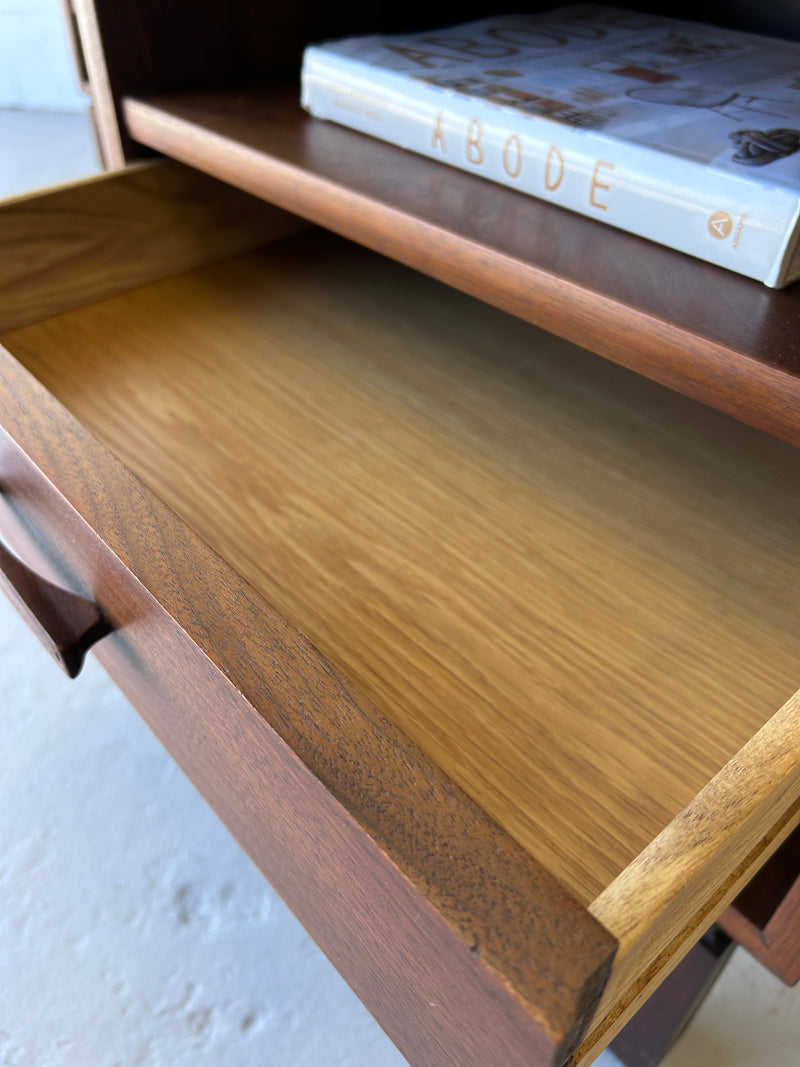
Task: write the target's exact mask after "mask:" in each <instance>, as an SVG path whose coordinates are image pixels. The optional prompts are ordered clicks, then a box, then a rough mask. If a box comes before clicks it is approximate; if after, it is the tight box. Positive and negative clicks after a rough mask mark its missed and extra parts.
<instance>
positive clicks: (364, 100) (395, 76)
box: [302, 4, 800, 287]
mask: <svg viewBox="0 0 800 1067" xmlns="http://www.w3.org/2000/svg"><path fill="white" fill-rule="evenodd" d="M302 103H303V106H304V107H305V108H306V109H307V110H308V111H309V112H310V113H311V114H312V115H314V116H316V117H318V118H323V119H329V120H332V121H334V122H337V123H341V124H343V125H345V126H348V127H350V128H352V129H355V130H359V131H361V132H362V133H367V134H370V135H372V136H374V137H378V138H381V139H382V140H385V141H389V142H391V143H393V144H396V145H399V146H400V147H402V148H405V149H408V150H411V151H413V152H418V153H421V154H422V155H425V156H428V157H430V158H432V159H436V160H439V161H441V162H442V163H443V164H448V165H450V166H453V167H458V168H460V169H462V170H466V171H471V172H473V173H475V174H479V175H482V176H483V177H484V178H488V179H490V180H492V181H495V182H500V183H502V184H503V185H506V186H509V187H511V188H513V189H517V190H519V191H520V192H523V193H526V194H529V195H531V196H535V197H539V198H541V199H544V200H548V201H551V202H553V203H556V204H560V205H561V206H563V207H565V208H569V209H571V210H573V211H578V212H580V213H582V214H584V215H587V216H590V217H592V218H595V219H599V220H600V221H602V222H605V223H608V224H611V225H614V226H618V227H620V228H621V229H624V230H628V231H630V232H632V233H635V234H638V235H639V236H641V237H645V238H648V239H649V240H652V241H657V242H659V243H661V244H664V245H668V246H669V247H671V248H675V249H678V250H679V251H682V252H686V253H688V254H690V255H694V256H698V257H700V258H701V259H705V260H707V261H709V262H712V263H716V264H718V265H720V266H722V267H727V268H729V269H731V270H734V271H737V272H739V273H740V274H744V275H747V276H748V277H751V278H756V279H758V280H760V281H763V282H765V283H766V284H767V285H769V286H772V287H781V286H785V285H788V284H789V283H791V282H793V281H795V280H796V279H797V278H798V277H800V249H799V248H798V246H799V245H800V45H798V44H796V43H793V42H788V41H782V40H778V39H773V38H769V37H763V36H759V35H755V34H749V33H742V32H739V31H736V30H729V29H719V28H715V27H711V26H706V25H702V24H699V23H693V22H688V21H683V20H679V19H673V18H667V17H663V16H656V15H648V14H640V13H636V12H632V11H627V10H621V9H617V8H613V7H606V6H600V5H595V4H579V5H574V6H570V7H565V8H559V9H556V10H553V11H549V12H545V13H542V14H537V15H508V16H501V17H496V18H495V17H493V18H486V19H481V20H479V21H476V22H471V23H467V24H465V25H461V26H456V27H453V28H448V29H442V30H433V31H429V32H424V33H416V34H406V35H401V36H370V37H357V38H348V39H346V40H340V41H334V42H329V43H325V44H321V45H315V46H311V47H309V48H307V49H306V52H305V56H304V61H303V72H302Z"/></svg>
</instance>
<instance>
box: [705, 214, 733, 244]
mask: <svg viewBox="0 0 800 1067" xmlns="http://www.w3.org/2000/svg"><path fill="white" fill-rule="evenodd" d="M732 229H733V219H732V218H731V216H730V215H729V214H728V212H727V211H715V212H714V214H713V215H712V216H711V218H710V219H709V220H708V232H709V233H710V234H711V236H712V237H716V239H717V240H718V241H724V240H725V238H726V237H730V235H731V230H732Z"/></svg>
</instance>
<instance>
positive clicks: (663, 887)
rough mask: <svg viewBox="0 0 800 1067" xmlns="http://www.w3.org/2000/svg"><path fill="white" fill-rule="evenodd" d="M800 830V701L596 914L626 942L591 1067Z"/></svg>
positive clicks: (586, 1052) (587, 1056) (584, 1060)
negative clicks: (775, 852) (674, 969)
mask: <svg viewBox="0 0 800 1067" xmlns="http://www.w3.org/2000/svg"><path fill="white" fill-rule="evenodd" d="M798 823H800V694H795V695H794V696H793V697H792V698H791V699H790V700H789V701H787V703H786V704H785V705H784V707H783V708H782V709H781V710H780V712H778V714H777V715H775V716H773V718H772V719H771V720H770V722H769V723H768V724H767V726H765V727H764V728H763V729H762V730H760V731H759V732H758V733H757V734H756V735H755V736H754V737H753V739H752V740H751V741H750V742H749V743H748V744H747V745H745V746H744V748H743V749H742V750H741V751H740V752H738V753H737V754H736V755H735V756H734V758H733V759H732V760H731V761H730V763H729V764H727V766H726V767H724V768H723V770H722V771H720V773H719V774H718V775H716V777H715V778H713V779H712V781H711V782H709V784H708V785H707V786H706V788H705V789H703V790H701V792H700V793H698V795H697V797H696V798H695V800H694V801H692V803H691V804H689V805H688V807H687V808H686V809H685V810H684V811H682V812H681V813H680V815H678V816H677V817H676V818H675V819H674V820H673V822H672V823H670V825H669V826H668V827H667V828H666V829H665V830H663V831H662V832H661V833H660V834H659V835H658V836H657V837H656V838H655V839H654V841H653V843H652V844H651V845H650V846H648V848H646V849H645V850H644V851H643V852H642V853H641V855H639V856H637V858H636V859H635V860H634V862H633V863H632V864H631V865H630V866H629V867H628V868H627V869H626V870H625V871H623V872H622V874H621V875H620V876H619V877H618V878H616V879H615V880H614V882H612V883H611V885H610V886H609V887H608V888H607V889H606V890H605V891H604V892H603V893H601V894H600V896H599V897H598V898H597V900H595V901H594V902H593V903H592V905H591V907H590V909H589V910H590V911H591V913H592V914H593V915H595V916H596V917H597V918H598V919H599V920H600V921H601V922H602V923H603V924H604V925H605V926H606V927H607V928H608V929H609V930H612V931H613V932H614V934H615V935H616V936H617V938H618V939H619V941H620V947H619V951H618V953H617V957H616V960H615V964H614V970H613V972H612V975H611V978H610V980H609V982H608V984H607V985H606V988H605V991H604V994H603V999H602V1001H601V1003H600V1005H599V1007H598V1010H597V1017H596V1020H595V1025H594V1026H593V1028H592V1029H591V1030H590V1032H589V1033H588V1034H587V1037H586V1038H585V1040H584V1042H583V1044H582V1046H581V1047H580V1048H579V1049H578V1051H577V1052H576V1054H575V1060H574V1062H575V1064H579V1065H580V1064H588V1063H591V1062H592V1060H593V1059H594V1057H595V1056H596V1055H598V1054H599V1052H600V1051H602V1049H603V1048H604V1047H605V1046H606V1045H607V1044H608V1042H609V1040H610V1039H611V1038H612V1037H613V1036H614V1035H615V1034H616V1033H617V1032H618V1031H619V1030H620V1029H621V1027H622V1026H623V1025H624V1024H625V1023H626V1022H627V1021H628V1020H629V1019H630V1018H631V1017H632V1016H633V1015H634V1014H635V1012H636V1010H637V1009H638V1008H639V1007H640V1006H641V1005H642V1004H643V1003H644V1001H645V1000H646V999H647V997H648V996H649V995H650V993H651V992H652V990H653V989H654V988H655V987H656V986H657V985H658V984H659V983H660V981H661V980H662V979H663V977H664V976H665V975H666V974H668V973H669V972H670V970H671V969H672V968H673V967H674V966H675V965H676V964H677V963H678V962H679V961H680V960H681V958H682V957H683V956H684V955H685V954H686V952H687V951H688V950H689V948H690V947H691V946H692V945H693V944H694V943H695V941H696V940H697V936H698V934H700V933H702V932H703V930H704V929H705V928H706V927H708V926H709V925H710V923H711V922H712V921H713V920H714V919H716V918H717V917H718V916H719V915H720V914H721V912H722V911H723V910H724V909H725V908H726V907H727V906H728V905H729V904H730V903H731V902H732V901H733V900H734V899H735V897H736V896H737V895H738V894H739V893H740V892H741V891H742V890H743V889H744V887H745V886H746V885H747V883H748V882H749V881H750V879H751V878H752V877H753V875H754V874H755V873H756V872H757V871H758V869H759V868H760V867H761V866H762V865H763V864H764V862H765V861H766V860H767V859H768V858H769V857H770V856H771V855H772V854H773V853H774V851H775V850H776V849H777V848H778V847H779V846H780V845H781V844H782V842H783V841H784V840H785V839H786V838H787V837H788V836H789V834H790V833H791V832H792V831H793V830H794V829H795V827H796V826H797V825H798Z"/></svg>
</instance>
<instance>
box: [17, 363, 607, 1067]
mask: <svg viewBox="0 0 800 1067" xmlns="http://www.w3.org/2000/svg"><path fill="white" fill-rule="evenodd" d="M0 352H2V350H0ZM0 410H2V412H3V419H4V423H5V425H6V428H7V430H8V433H9V434H10V436H5V435H4V436H3V439H2V441H3V444H2V452H1V453H0V476H2V480H3V484H4V486H5V489H6V494H5V495H6V499H7V500H8V501H9V502H10V503H11V504H12V505H13V507H14V511H15V514H16V516H17V517H18V519H19V520H20V521H21V522H22V523H23V525H24V529H25V530H28V531H39V533H38V534H31V535H30V536H26V537H25V538H24V542H25V544H24V545H23V546H22V547H23V548H26V549H35V550H36V551H37V553H38V554H37V562H39V564H40V565H41V564H42V562H43V561H44V562H46V561H47V560H48V559H49V560H51V566H52V568H53V569H52V573H51V574H50V575H48V576H49V577H54V576H56V575H57V574H63V573H64V572H65V571H66V573H67V575H68V577H69V580H70V584H71V585H72V587H73V588H76V589H79V590H80V591H81V592H82V593H84V594H85V595H91V596H93V597H94V598H95V599H96V601H97V602H98V604H99V605H100V607H101V609H102V610H103V612H104V614H105V615H106V617H107V618H108V619H109V620H110V621H111V623H112V624H113V625H114V628H115V632H114V633H113V634H112V635H111V636H110V637H109V638H108V639H107V640H106V641H105V642H103V643H102V644H101V645H100V646H99V648H98V656H99V658H100V659H101V660H102V662H103V663H104V664H105V665H106V666H107V668H108V669H109V671H110V673H111V674H112V676H113V677H114V678H115V679H116V680H117V681H118V683H119V684H120V687H121V688H122V689H123V691H124V692H126V693H127V694H128V696H129V697H130V698H131V700H132V701H133V703H134V705H135V706H136V707H137V708H138V709H139V710H140V711H141V713H142V715H143V717H144V718H145V720H146V721H147V722H148V723H149V724H150V726H151V728H152V729H153V730H154V732H155V733H156V735H157V736H158V737H159V738H160V739H161V740H162V742H163V743H164V745H165V747H166V748H167V750H168V751H169V752H170V753H171V754H172V755H173V757H174V758H175V759H176V761H177V762H178V764H179V765H180V766H181V767H183V769H184V770H185V772H186V773H187V774H188V776H189V777H190V778H191V779H192V781H193V782H194V783H195V784H196V786H197V787H198V789H199V790H200V792H201V793H202V794H203V796H204V797H205V798H206V799H207V800H208V802H209V803H210V804H211V806H212V807H213V808H214V809H215V810H216V811H217V812H218V814H219V815H220V816H221V818H222V819H223V821H224V822H225V823H226V824H227V825H228V827H229V828H230V829H231V831H232V832H233V834H234V836H236V837H237V839H238V840H239V841H240V842H241V843H242V845H243V846H244V847H245V849H246V850H247V851H248V852H249V853H250V855H251V856H252V857H253V859H254V860H255V862H256V863H257V864H258V865H259V867H260V868H261V869H262V870H263V871H264V873H265V874H266V875H267V877H268V878H269V879H270V881H272V883H273V884H274V885H275V887H276V889H277V890H278V892H279V893H280V894H281V895H282V896H283V897H284V899H285V900H286V901H287V902H288V903H289V904H290V906H291V907H292V908H293V909H294V910H295V912H296V914H297V915H298V917H299V918H300V920H301V921H302V922H303V923H304V924H305V926H306V927H307V929H308V930H309V932H310V933H311V935H312V936H313V937H314V939H315V940H316V941H317V942H318V943H319V944H320V946H321V947H322V948H323V950H324V951H325V952H326V953H327V954H328V955H329V957H330V958H331V960H332V961H333V963H334V964H335V966H336V967H337V968H338V969H339V970H340V972H341V973H342V974H343V975H344V977H345V978H346V979H347V980H348V981H349V982H350V984H351V985H352V986H353V988H354V989H355V991H356V992H357V994H358V995H359V996H360V997H361V998H362V1000H363V1001H364V1003H365V1004H366V1005H367V1007H368V1008H370V1009H371V1010H372V1011H373V1013H374V1014H375V1015H376V1016H377V1017H378V1018H379V1019H380V1021H381V1023H382V1024H383V1025H384V1027H385V1028H386V1030H387V1032H388V1033H389V1036H390V1037H391V1038H392V1039H393V1040H394V1041H395V1042H396V1043H397V1045H398V1047H399V1048H400V1049H401V1051H403V1053H404V1054H405V1055H407V1056H408V1057H409V1058H411V1059H412V1060H413V1061H414V1062H419V1063H424V1064H426V1065H436V1064H440V1065H442V1067H445V1065H452V1064H453V1063H458V1064H463V1065H466V1064H474V1065H476V1067H485V1064H487V1063H502V1064H504V1065H509V1067H511V1065H513V1064H520V1065H521V1064H537V1065H538V1064H559V1063H561V1062H562V1061H563V1060H564V1059H565V1058H566V1057H567V1055H568V1053H569V1052H570V1050H571V1049H572V1048H574V1046H575V1044H576V1043H577V1041H578V1039H579V1037H580V1035H581V1033H582V1031H583V1030H584V1029H585V1027H586V1025H587V1024H588V1022H589V1019H590V1018H591V1015H592V1011H593V1008H594V1006H595V1004H596V1002H597V999H598V996H599V994H600V992H601V990H602V988H603V985H604V983H605V980H606V977H607V974H608V970H609V967H610V963H611V959H612V956H613V954H614V949H615V943H614V940H613V938H612V937H611V936H610V935H609V934H608V933H607V931H606V930H605V929H603V927H602V926H601V925H600V924H599V923H598V922H597V921H596V920H594V919H593V918H592V917H591V916H590V915H589V913H588V912H587V910H586V909H585V908H584V907H583V906H582V905H580V904H579V903H578V902H577V901H576V900H575V899H574V898H573V897H571V896H570V894H568V893H567V892H566V891H565V890H564V889H563V888H562V887H561V886H560V885H559V883H557V882H556V880H555V879H554V878H553V877H552V876H551V875H550V874H549V873H548V872H547V871H546V870H545V869H544V868H542V867H541V866H539V865H537V864H536V863H535V862H533V861H532V860H531V858H530V857H529V856H528V854H527V853H525V852H524V850H523V849H522V848H520V847H519V846H518V845H517V844H516V843H515V842H514V841H513V840H512V839H511V838H510V837H509V836H507V835H506V834H505V833H503V832H502V831H501V830H499V828H498V827H497V826H496V824H494V823H492V822H491V821H490V820H489V819H488V818H487V817H486V815H485V814H484V813H483V812H482V811H481V810H480V809H479V808H478V807H477V806H476V805H475V804H474V803H473V802H472V801H470V800H469V799H468V798H467V797H466V796H465V795H464V794H463V793H461V792H460V791H459V790H458V789H457V788H455V787H454V786H453V784H452V783H451V782H450V781H449V780H448V779H447V778H446V777H445V776H444V775H443V774H442V773H441V772H440V771H439V770H438V769H437V768H436V767H435V766H433V765H432V764H431V763H430V762H429V761H428V760H426V759H425V758H424V757H423V756H422V755H421V753H420V752H419V750H418V749H417V748H416V747H415V746H414V745H412V744H411V743H410V742H409V741H408V740H407V739H406V738H405V737H404V736H403V735H402V734H401V733H400V732H399V731H398V730H397V729H396V727H394V726H393V725H392V724H391V723H390V722H389V721H387V720H386V719H385V718H383V717H382V716H381V715H379V714H378V713H377V712H376V711H375V710H374V709H373V708H372V707H370V706H369V705H367V704H365V703H364V702H363V701H362V700H360V699H359V698H358V696H357V695H356V694H355V693H354V692H353V691H352V690H351V689H350V688H349V687H348V685H347V684H346V683H345V682H344V681H343V679H342V678H341V677H339V676H338V675H337V674H336V673H335V672H334V670H333V669H332V668H331V667H330V665H329V664H328V663H326V662H325V661H324V660H323V659H322V657H321V656H320V655H319V654H318V652H317V651H316V650H315V649H314V648H313V647H312V646H311V645H310V644H309V643H308V641H307V640H306V639H305V638H303V637H302V636H301V635H300V634H299V633H297V632H296V631H294V630H293V629H292V628H291V627H289V626H288V625H287V624H286V623H285V622H284V621H283V620H282V619H281V618H280V617H279V616H277V615H275V614H274V613H273V612H272V611H271V610H270V608H269V606H268V605H267V604H265V603H264V602H263V600H261V599H260V598H259V597H258V596H257V595H256V594H255V593H254V591H253V590H252V589H251V588H250V587H249V586H247V585H246V584H245V583H244V582H243V581H242V580H241V579H240V578H239V577H238V575H237V574H236V573H235V572H234V571H232V570H231V568H230V567H228V566H227V565H226V564H225V563H224V562H223V561H222V560H221V559H220V558H219V557H217V556H216V555H215V554H214V553H212V552H211V551H210V550H209V549H208V547H207V546H206V545H205V544H204V543H202V542H201V541H200V540H199V539H198V538H197V537H196V536H195V535H194V534H192V533H191V531H189V530H188V529H186V527H185V526H184V525H183V524H182V523H181V522H180V521H179V520H178V519H177V518H176V516H175V515H174V514H173V513H172V512H170V511H169V509H167V508H166V507H165V506H164V505H163V504H161V503H160V501H158V500H157V499H156V498H155V497H154V496H152V495H151V494H150V493H149V492H148V491H147V490H146V489H145V488H144V487H143V486H142V484H141V483H139V482H138V481H137V480H136V479H134V478H133V477H132V476H131V475H130V474H129V472H127V471H126V470H125V468H124V467H122V466H121V465H120V464H119V463H118V462H117V461H116V460H115V459H114V458H113V457H112V456H111V455H110V454H109V453H108V452H107V451H106V450H105V449H104V448H103V447H102V446H101V445H100V444H99V443H98V442H97V441H96V440H95V439H93V438H92V437H91V436H90V435H89V434H87V433H86V431H85V430H83V429H82V428H81V427H80V425H79V424H78V423H77V422H75V420H74V419H72V417H71V416H69V415H68V413H67V412H66V411H65V410H64V409H63V408H62V407H61V406H60V405H59V404H58V403H57V402H56V401H54V399H53V398H52V397H51V396H50V395H49V394H48V393H47V392H46V391H45V390H44V389H43V388H42V387H41V385H39V384H38V383H37V382H36V381H35V380H34V379H33V378H32V377H31V376H30V375H28V374H27V373H26V372H25V371H23V370H22V369H21V368H20V367H19V365H18V364H16V363H15V361H14V360H13V359H12V358H11V357H9V356H8V354H6V353H5V352H2V358H0ZM28 457H30V458H28ZM34 464H36V466H34ZM37 468H38V470H37ZM54 485H57V486H58V491H55V489H54ZM453 857H458V861H457V862H454V860H453Z"/></svg>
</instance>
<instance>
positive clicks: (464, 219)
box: [123, 85, 800, 444]
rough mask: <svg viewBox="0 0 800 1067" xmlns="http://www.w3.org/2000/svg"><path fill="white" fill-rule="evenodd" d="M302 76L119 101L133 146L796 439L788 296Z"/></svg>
mask: <svg viewBox="0 0 800 1067" xmlns="http://www.w3.org/2000/svg"><path fill="white" fill-rule="evenodd" d="M298 96H299V90H298V87H297V86H296V85H292V86H290V87H288V88H286V87H282V88H276V87H274V86H271V87H268V88H263V89H248V90H247V91H237V90H219V91H214V92H193V93H181V94H171V95H168V96H159V97H151V98H148V99H146V100H142V99H133V98H128V99H126V100H125V101H124V102H123V113H124V118H125V122H126V124H127V128H128V132H129V133H130V135H131V136H132V137H133V138H134V139H135V140H137V141H139V142H141V143H143V144H145V145H148V146H150V147H151V148H154V149H157V150H158V151H161V152H164V153H165V154H167V155H169V156H172V157H174V158H176V159H180V160H182V161H183V162H186V163H189V164H190V165H192V166H194V167H197V168H198V169H200V170H204V171H206V172H208V173H209V174H213V175H215V176H216V177H219V178H222V179H223V180H224V181H226V182H229V183H231V184H233V185H237V186H240V187H241V188H243V189H245V190H247V191H249V192H251V193H254V194H256V195H258V196H260V197H263V198H265V199H267V200H270V201H272V202H274V203H276V204H278V205H280V206H282V207H284V208H287V209H288V210H290V211H292V212H295V213H297V214H299V215H301V216H303V217H305V218H307V219H310V220H312V221H314V222H317V223H319V224H321V225H323V226H325V227H326V228H328V229H330V230H333V231H334V232H338V233H340V234H343V235H345V236H347V237H350V238H352V239H354V240H356V241H358V242H360V243H362V244H364V245H366V246H368V247H370V248H372V249H374V250H376V251H379V252H381V253H383V254H385V255H388V256H390V257H392V258H394V259H397V260H399V261H401V262H403V263H406V264H408V265H410V266H412V267H415V268H416V269H418V270H421V271H424V272H425V273H427V274H430V275H432V276H433V277H436V278H438V279H440V280H442V281H445V282H447V283H448V284H450V285H452V286H454V287H456V288H458V289H461V290H463V291H464V292H467V293H470V294H471V295H474V296H477V297H479V298H480V299H482V300H485V301H487V302H489V303H492V304H494V305H496V306H498V307H500V308H503V309H504V310H506V311H510V312H511V313H512V314H514V315H516V316H518V317H520V318H522V319H525V320H527V321H529V322H532V323H534V324H536V325H539V326H542V327H543V328H545V329H547V330H548V331H550V332H552V333H555V334H557V335H559V336H561V337H565V338H567V339H568V340H571V341H574V342H576V343H577V344H580V345H583V346H584V347H586V348H588V349H590V350H591V351H593V352H596V353H598V354H600V355H603V356H605V357H608V358H610V359H612V360H614V361H615V362H618V363H621V364H623V365H625V366H628V367H630V368H632V369H634V370H636V371H637V372H639V373H641V374H643V375H645V376H647V377H649V378H652V379H654V380H656V381H659V382H661V383H663V384H665V385H668V386H670V387H671V388H673V389H676V390H677V391H679V392H682V393H684V394H686V395H687V396H690V397H693V398H695V399H697V400H700V401H702V402H704V403H706V404H708V405H711V406H713V407H716V408H718V409H720V410H722V411H725V412H727V413H729V414H732V415H734V416H735V417H736V418H738V419H741V420H742V421H744V422H747V423H749V424H751V425H753V426H756V427H758V428H760V429H763V430H765V431H767V432H769V433H772V434H775V435H777V436H779V437H782V438H784V439H785V440H788V441H790V442H792V443H795V444H798V443H800V361H799V360H798V356H797V352H798V351H800V287H798V286H795V287H793V288H790V289H788V290H784V291H782V292H774V291H771V290H768V289H767V288H766V287H765V286H762V285H760V284H759V283H757V282H754V281H751V280H749V279H746V278H742V277H740V276H738V275H735V274H733V273H731V272H728V271H725V270H722V269H721V268H717V267H713V266H711V265H709V264H705V263H703V262H701V261H699V260H694V259H692V258H690V257H687V256H684V255H681V254H680V253H677V252H673V251H672V250H669V249H665V248H660V247H659V246H656V245H654V244H652V243H650V242H646V241H643V240H641V239H639V238H636V237H633V236H631V235H628V234H624V233H622V232H620V231H617V230H614V229H613V228H611V227H608V226H605V225H603V224H601V223H596V222H594V221H593V220H589V219H584V218H582V217H580V216H578V215H575V214H574V213H571V212H567V211H564V210H562V209H560V208H558V207H555V206H552V205H548V204H545V203H543V202H540V201H537V200H535V199H533V198H530V197H527V196H523V195H522V194H519V193H515V192H514V191H512V190H508V189H504V188H502V187H500V186H498V185H495V184H493V183H488V182H486V181H485V180H483V179H481V178H478V177H475V176H472V175H470V174H466V173H463V172H460V171H456V170H454V169H452V168H449V167H444V166H441V165H439V164H436V163H434V162H432V161H430V160H426V159H424V158H421V157H418V156H415V155H413V154H411V153H408V152H404V151H402V150H400V149H397V148H395V147H393V146H391V145H387V144H383V143H381V142H379V141H375V140H373V139H371V138H369V137H365V136H363V135H361V134H358V133H355V132H353V131H350V130H347V129H344V128H340V127H337V126H335V125H333V124H330V123H325V122H321V121H319V120H314V119H311V118H310V117H309V116H307V115H305V113H304V112H302V110H301V109H300V107H299V105H298V103H297V99H298Z"/></svg>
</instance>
